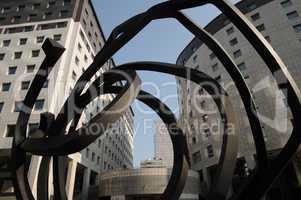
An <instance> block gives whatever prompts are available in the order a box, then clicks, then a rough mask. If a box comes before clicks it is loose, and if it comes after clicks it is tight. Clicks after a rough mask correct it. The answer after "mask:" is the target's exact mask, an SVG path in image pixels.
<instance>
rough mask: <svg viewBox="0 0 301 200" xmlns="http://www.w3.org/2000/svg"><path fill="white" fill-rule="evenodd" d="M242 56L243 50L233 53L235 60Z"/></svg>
mask: <svg viewBox="0 0 301 200" xmlns="http://www.w3.org/2000/svg"><path fill="white" fill-rule="evenodd" d="M241 55H242V53H241V50H237V51H235V52H234V53H233V56H234V58H239V57H240V56H241Z"/></svg>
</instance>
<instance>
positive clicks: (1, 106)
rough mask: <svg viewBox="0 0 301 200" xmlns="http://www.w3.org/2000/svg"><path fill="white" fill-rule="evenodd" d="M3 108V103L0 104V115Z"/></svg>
mask: <svg viewBox="0 0 301 200" xmlns="http://www.w3.org/2000/svg"><path fill="white" fill-rule="evenodd" d="M3 107H4V102H0V113H1V112H2V110H3Z"/></svg>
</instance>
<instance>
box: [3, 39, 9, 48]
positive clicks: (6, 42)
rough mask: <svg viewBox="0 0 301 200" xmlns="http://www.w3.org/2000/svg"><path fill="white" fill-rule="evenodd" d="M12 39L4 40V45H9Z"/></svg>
mask: <svg viewBox="0 0 301 200" xmlns="http://www.w3.org/2000/svg"><path fill="white" fill-rule="evenodd" d="M10 42H11V41H10V40H3V47H8V46H9V45H10Z"/></svg>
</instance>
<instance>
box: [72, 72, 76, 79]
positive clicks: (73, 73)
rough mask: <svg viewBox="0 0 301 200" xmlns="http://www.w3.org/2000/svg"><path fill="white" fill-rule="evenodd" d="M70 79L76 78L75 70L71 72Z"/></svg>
mask: <svg viewBox="0 0 301 200" xmlns="http://www.w3.org/2000/svg"><path fill="white" fill-rule="evenodd" d="M72 79H73V80H76V73H75V71H73V72H72Z"/></svg>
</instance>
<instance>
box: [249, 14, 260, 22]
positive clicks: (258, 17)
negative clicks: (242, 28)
mask: <svg viewBox="0 0 301 200" xmlns="http://www.w3.org/2000/svg"><path fill="white" fill-rule="evenodd" d="M251 19H252V20H253V21H257V20H259V19H260V14H259V13H256V14H254V15H252V16H251Z"/></svg>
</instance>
